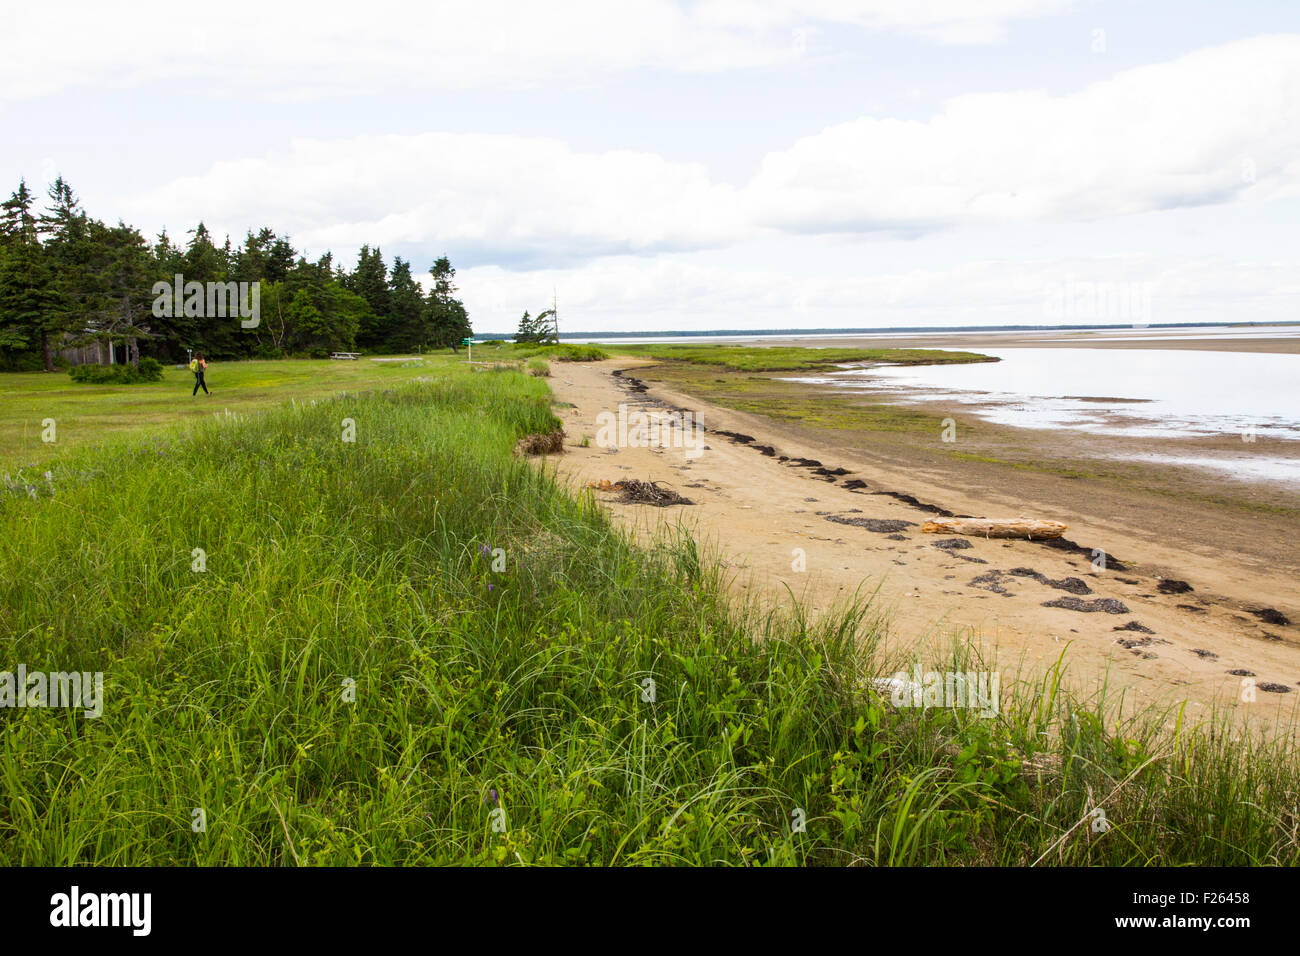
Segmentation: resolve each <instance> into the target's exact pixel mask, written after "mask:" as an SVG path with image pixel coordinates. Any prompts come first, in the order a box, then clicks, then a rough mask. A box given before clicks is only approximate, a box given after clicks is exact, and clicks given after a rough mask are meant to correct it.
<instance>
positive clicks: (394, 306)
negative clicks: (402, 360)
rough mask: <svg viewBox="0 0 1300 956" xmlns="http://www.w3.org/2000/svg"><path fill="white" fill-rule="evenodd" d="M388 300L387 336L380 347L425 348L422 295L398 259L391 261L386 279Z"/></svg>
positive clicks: (404, 263) (406, 266)
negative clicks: (391, 268)
mask: <svg viewBox="0 0 1300 956" xmlns="http://www.w3.org/2000/svg"><path fill="white" fill-rule="evenodd" d="M388 301H389V313H388V329H387V332H388V336H387V341H386V342H384V343H383V344H384V345H386V346H387V347H388V349H389V350H390V351H394V352H410V351H414V350H415V349H423V348H426V347H428V345H429V331H428V327H427V326H426V324H425V305H424V293H423V292H422V291H421V289H420V285H419V283H417V282H416V281H415V277H414V276H412V275H411V264H410V263H409V262H407V261H406V260H405V259H403V258H402V257H401V256H395V257H394V258H393V272H392V274H391V275H390V276H389V277H388Z"/></svg>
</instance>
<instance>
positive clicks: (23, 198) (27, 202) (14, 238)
mask: <svg viewBox="0 0 1300 956" xmlns="http://www.w3.org/2000/svg"><path fill="white" fill-rule="evenodd" d="M34 203H35V196H33V195H32V192H31V190H29V189H28V188H27V183H26V181H25V180H20V181H19V183H18V189H17V191H16V192H14V193H13V195H11V196H10V197H9V199H7V200H5V202H4V203H0V244H3V246H4V250H5V256H4V262H3V272H2V273H0V326H4V327H5V329H6V332H5V334H4V341H6V342H8V343H11V344H10V347H11V348H13V347H15V346H16V345H17V343H18V342H20V341H21V343H22V345H24V346H26V347H28V348H31V347H33V346H35V347H37V348H39V349H40V355H41V363H42V366H43V367H44V369H45V370H46V371H47V372H52V371H54V349H53V346H54V344H55V343H56V342H57V340H58V337H59V333H60V331H61V329H62V328H63V324H64V322H65V321H66V313H65V305H64V302H63V299H62V297H61V296H60V294H59V290H58V283H57V277H56V275H55V272H54V269H53V267H52V265H51V263H50V258H49V254H48V253H47V252H46V250H45V249H44V247H43V246H42V245H41V241H40V235H39V231H38V221H37V217H36V215H35V214H34V213H33V212H32V206H33V204H34Z"/></svg>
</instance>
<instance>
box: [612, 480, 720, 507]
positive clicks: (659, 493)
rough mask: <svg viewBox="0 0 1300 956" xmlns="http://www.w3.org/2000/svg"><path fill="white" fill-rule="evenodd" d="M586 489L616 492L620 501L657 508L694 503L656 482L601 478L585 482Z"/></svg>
mask: <svg viewBox="0 0 1300 956" xmlns="http://www.w3.org/2000/svg"><path fill="white" fill-rule="evenodd" d="M587 487H588V488H594V489H596V490H597V491H617V492H619V500H621V501H624V502H629V503H632V502H634V503H636V504H646V505H654V506H655V507H657V508H664V507H667V506H668V505H690V504H694V503H695V502H693V501H691V499H690V498H683V497H682V496H681V495H679V494H678V493H677V492H675V491H673V490H672V489H671V488H666V487H664V486H663V485H661V484H659V482H657V481H639V480H638V479H636V478H622V479H620V480H618V481H610V480H609V479H608V478H602V479H600V480H599V481H589V482H587Z"/></svg>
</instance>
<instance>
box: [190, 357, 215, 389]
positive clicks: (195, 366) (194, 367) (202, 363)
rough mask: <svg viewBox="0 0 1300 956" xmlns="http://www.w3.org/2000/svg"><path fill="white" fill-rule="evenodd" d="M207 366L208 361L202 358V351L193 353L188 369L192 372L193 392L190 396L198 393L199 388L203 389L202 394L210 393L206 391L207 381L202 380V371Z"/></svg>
mask: <svg viewBox="0 0 1300 956" xmlns="http://www.w3.org/2000/svg"><path fill="white" fill-rule="evenodd" d="M207 367H208V363H207V360H206V359H204V358H203V353H202V352H197V353H195V355H194V358H193V359H192V360H191V361H190V371H191V372H193V373H194V392H193V393H192V394H191V395H190V398H193V397H194V396H195V395H197V394H199V389H200V388H202V389H203V394H204V395H211V394H212V393H211V392H209V391H208V383H207V382H205V381H204V380H203V373H204V372H205V371H206V370H207Z"/></svg>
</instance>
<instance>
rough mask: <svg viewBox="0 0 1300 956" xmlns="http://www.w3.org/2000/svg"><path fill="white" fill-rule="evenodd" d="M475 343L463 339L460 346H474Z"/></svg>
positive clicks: (471, 340)
mask: <svg viewBox="0 0 1300 956" xmlns="http://www.w3.org/2000/svg"><path fill="white" fill-rule="evenodd" d="M473 342H474V340H473V339H461V340H460V344H461V345H472V344H473Z"/></svg>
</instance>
